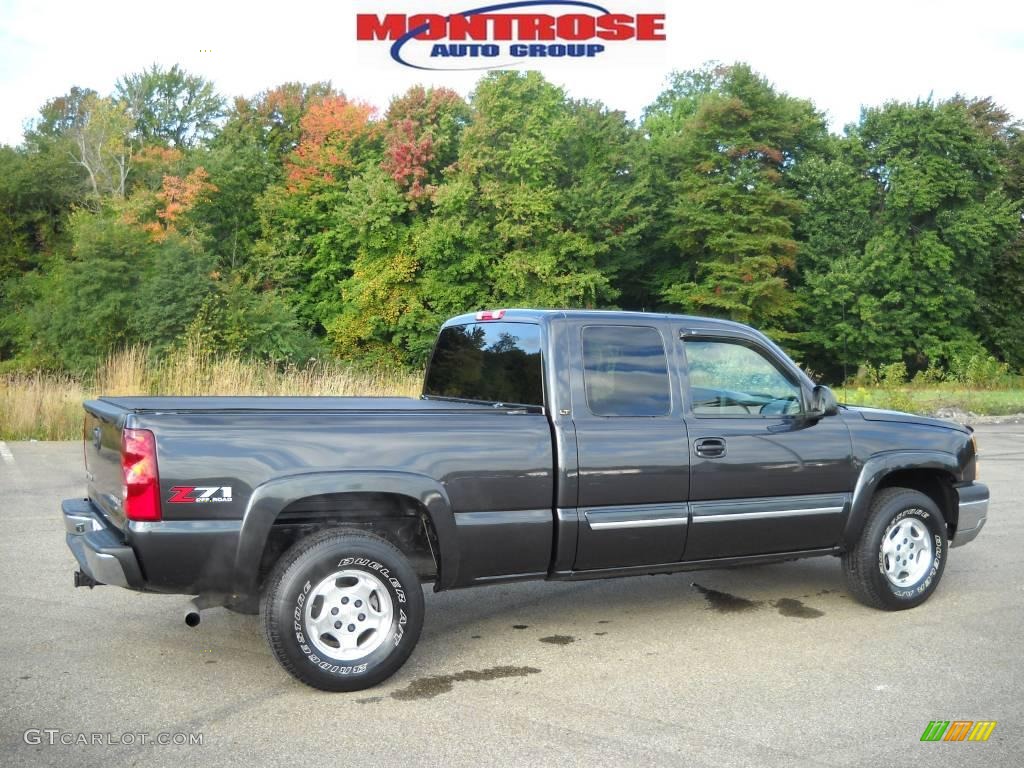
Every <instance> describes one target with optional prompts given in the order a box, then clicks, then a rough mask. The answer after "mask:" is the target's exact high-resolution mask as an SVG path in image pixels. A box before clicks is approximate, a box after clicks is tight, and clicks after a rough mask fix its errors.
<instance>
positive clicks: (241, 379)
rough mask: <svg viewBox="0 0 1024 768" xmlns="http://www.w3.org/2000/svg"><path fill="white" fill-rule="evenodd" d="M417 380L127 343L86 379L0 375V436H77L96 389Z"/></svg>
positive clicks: (314, 387) (228, 390)
mask: <svg viewBox="0 0 1024 768" xmlns="http://www.w3.org/2000/svg"><path fill="white" fill-rule="evenodd" d="M420 383H421V377H420V375H419V374H409V373H402V372H394V371H383V370H382V371H362V370H357V369H353V368H350V367H347V366H345V365H343V364H341V363H338V362H335V361H311V362H310V363H309V364H308V365H306V366H303V367H289V368H286V369H284V370H280V369H278V368H277V367H276V366H274V365H273V364H271V363H260V362H253V361H248V360H243V359H240V358H237V357H228V356H223V355H215V354H213V353H211V352H209V351H208V350H205V349H202V348H200V347H197V346H186V347H183V348H181V349H178V350H175V351H173V352H171V353H170V354H168V355H166V356H164V357H161V358H154V356H152V355H151V354H150V350H148V349H146V348H145V347H131V348H129V349H126V350H124V351H122V352H118V353H116V354H113V355H111V356H110V357H109V358H108V359H107V360H106V361H105V362H104V363H103V365H101V366H100V367H99V368H98V369H97V370H96V372H95V373H94V374H93V376H92V377H90V378H89V379H88V380H85V381H79V380H76V379H73V378H71V377H68V376H62V375H53V374H44V373H30V374H10V375H6V376H0V439H3V440H28V439H37V440H76V439H78V438H79V437H80V435H81V430H82V401H83V400H87V399H89V398H91V397H97V396H99V395H306V396H316V395H336V396H337V395H341V396H345V395H368V396H387V395H404V396H414V395H416V394H417V393H418V392H419V390H420Z"/></svg>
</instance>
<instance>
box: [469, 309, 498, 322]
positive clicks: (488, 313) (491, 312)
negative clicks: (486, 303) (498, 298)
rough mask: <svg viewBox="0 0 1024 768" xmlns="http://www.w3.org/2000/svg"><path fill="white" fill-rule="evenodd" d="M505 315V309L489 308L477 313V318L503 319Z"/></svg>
mask: <svg viewBox="0 0 1024 768" xmlns="http://www.w3.org/2000/svg"><path fill="white" fill-rule="evenodd" d="M504 316H505V310H504V309H488V310H485V311H483V312H477V313H476V319H477V320H501V318H503V317H504Z"/></svg>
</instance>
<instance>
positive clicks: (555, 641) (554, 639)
mask: <svg viewBox="0 0 1024 768" xmlns="http://www.w3.org/2000/svg"><path fill="white" fill-rule="evenodd" d="M540 641H541V642H542V643H549V644H550V645H568V644H569V643H575V642H576V638H575V637H571V636H570V635H548V636H547V637H542V638H541V639H540Z"/></svg>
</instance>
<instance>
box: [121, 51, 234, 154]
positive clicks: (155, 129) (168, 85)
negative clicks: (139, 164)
mask: <svg viewBox="0 0 1024 768" xmlns="http://www.w3.org/2000/svg"><path fill="white" fill-rule="evenodd" d="M115 91H116V94H115V95H116V99H117V101H118V102H120V103H121V104H122V105H123V106H124V108H125V109H126V111H127V112H128V114H129V115H130V116H131V118H132V119H133V121H134V130H135V135H136V138H137V139H138V141H139V142H140V143H143V144H150V143H158V144H163V145H167V146H173V147H179V148H188V147H194V146H196V145H197V144H200V143H202V142H203V141H205V140H206V139H208V138H209V137H210V136H211V135H213V133H214V132H215V130H216V127H217V120H218V119H219V118H220V117H221V116H222V114H223V111H224V99H223V98H222V97H221V96H219V95H218V94H217V93H216V91H215V90H214V88H213V84H212V83H211V82H209V81H208V80H205V79H203V78H202V77H200V76H199V75H192V74H189V73H188V72H186V71H185V70H183V69H181V68H180V67H179V66H178V65H177V64H175V65H174V66H172V67H171V68H170V69H164V68H162V67H160V66H159V65H157V64H153V65H152V66H151V67H149V69H145V70H143V71H142V72H136V73H133V74H130V75H125V76H124V77H122V78H121V79H120V80H118V81H117V86H116V89H115Z"/></svg>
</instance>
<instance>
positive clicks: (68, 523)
mask: <svg viewBox="0 0 1024 768" xmlns="http://www.w3.org/2000/svg"><path fill="white" fill-rule="evenodd" d="M61 511H62V512H63V514H64V527H65V529H66V531H67V537H66V538H67V544H68V549H70V550H71V552H72V553H73V554H74V556H75V559H76V560H78V565H79V567H80V569H81V570H82V572H83V573H85V574H86V575H87V576H89V577H90V578H91V579H93V580H94V581H97V582H99V583H100V584H111V585H114V586H118V587H127V588H128V589H138V590H143V591H146V592H163V593H168V594H181V595H198V594H206V593H217V594H232V593H234V592H236V591H237V589H238V587H237V586H236V584H235V579H236V569H235V557H236V552H237V550H238V536H239V528H240V526H241V521H240V520H162V521H160V522H155V523H141V522H130V523H128V525H127V527H126V528H125V529H124V530H123V531H121V530H118V529H117V528H115V527H114V526H113V525H111V524H110V523H109V522H108V521H107V519H106V517H105V516H104V515H103V513H102V512H100V510H99V509H98V508H97V507H96V505H94V504H93V503H92V502H91V501H89V500H88V499H67V500H65V501H64V502H62V503H61ZM143 575H145V576H143Z"/></svg>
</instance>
